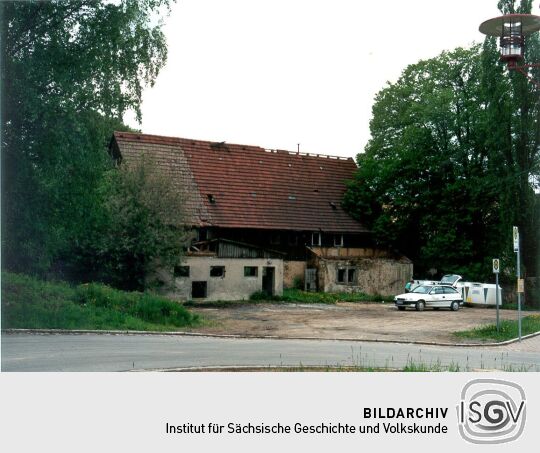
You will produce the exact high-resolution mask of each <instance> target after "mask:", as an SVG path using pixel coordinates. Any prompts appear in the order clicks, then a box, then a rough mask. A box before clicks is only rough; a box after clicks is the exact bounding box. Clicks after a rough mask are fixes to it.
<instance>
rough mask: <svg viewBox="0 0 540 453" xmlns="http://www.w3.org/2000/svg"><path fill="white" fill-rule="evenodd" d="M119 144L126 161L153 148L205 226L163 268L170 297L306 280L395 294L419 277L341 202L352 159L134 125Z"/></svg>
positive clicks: (274, 289) (241, 294) (117, 151)
mask: <svg viewBox="0 0 540 453" xmlns="http://www.w3.org/2000/svg"><path fill="white" fill-rule="evenodd" d="M111 152H112V155H113V157H114V158H115V159H116V161H117V162H118V163H119V164H120V165H124V164H129V162H136V161H138V160H139V159H141V158H142V157H143V156H144V158H145V161H151V162H152V163H153V164H154V165H156V166H157V168H158V169H159V171H160V172H162V173H163V175H165V176H166V177H168V178H171V181H172V182H173V183H174V185H175V186H176V187H177V188H178V190H181V191H182V193H183V194H184V198H185V206H184V209H185V213H186V222H187V223H188V224H189V225H190V226H191V227H192V228H193V229H194V231H195V232H196V234H195V235H194V240H193V243H192V244H191V246H190V247H189V249H188V251H187V253H186V255H185V257H184V258H183V261H182V262H181V263H178V265H177V266H175V268H174V269H163V271H162V274H160V276H159V277H160V278H161V279H162V280H163V281H164V282H165V283H166V285H165V288H167V289H166V292H167V293H168V295H169V296H171V297H176V298H178V299H198V298H205V299H208V300H219V299H221V300H227V299H229V300H232V299H247V298H249V296H250V295H251V294H252V293H254V292H256V291H261V290H262V291H266V292H267V293H269V294H278V295H279V294H281V293H282V292H283V287H284V286H285V287H291V286H293V285H299V284H301V285H302V286H303V287H305V289H307V290H314V291H332V292H341V291H348V292H351V291H361V292H364V293H368V294H382V295H389V294H396V293H399V292H401V291H402V288H403V286H404V284H405V282H406V281H407V280H408V279H410V278H411V277H412V263H411V262H410V260H408V259H407V258H406V257H404V256H399V255H396V254H395V253H392V252H390V251H388V250H382V249H379V248H377V247H375V246H374V244H373V241H372V238H371V234H370V232H369V231H368V230H367V229H366V228H365V227H364V226H363V225H362V224H361V223H359V222H358V221H356V220H354V219H353V218H352V217H351V216H349V215H348V214H347V213H346V212H345V211H344V210H343V208H342V207H341V199H342V197H343V194H344V192H345V190H346V181H347V180H350V179H352V177H353V174H354V172H355V170H356V164H355V163H354V161H353V160H352V159H351V158H343V157H332V156H322V155H312V154H306V153H298V152H289V151H281V150H270V149H264V148H260V147H257V146H247V145H234V144H229V143H224V142H217V143H216V142H208V141H200V140H190V139H183V138H172V137H161V136H155V135H146V134H136V133H127V132H115V134H114V136H113V138H112V140H111Z"/></svg>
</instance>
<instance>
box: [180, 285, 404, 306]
mask: <svg viewBox="0 0 540 453" xmlns="http://www.w3.org/2000/svg"><path fill="white" fill-rule="evenodd" d="M393 301H394V298H393V297H391V296H380V295H368V294H364V293H313V292H308V291H301V290H299V289H284V290H283V295H282V296H269V295H268V294H266V293H264V292H262V291H260V292H256V293H254V294H252V295H251V297H250V299H249V300H237V301H223V300H218V301H204V302H194V301H188V302H186V303H185V304H184V306H186V307H213V308H218V307H222V308H225V307H236V306H239V305H243V304H249V305H253V304H257V303H268V302H271V303H301V304H335V303H337V302H393Z"/></svg>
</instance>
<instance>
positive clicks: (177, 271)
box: [174, 266, 189, 277]
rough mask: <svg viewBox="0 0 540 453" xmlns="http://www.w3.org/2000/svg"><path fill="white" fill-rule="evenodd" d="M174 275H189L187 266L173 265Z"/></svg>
mask: <svg viewBox="0 0 540 453" xmlns="http://www.w3.org/2000/svg"><path fill="white" fill-rule="evenodd" d="M174 276H175V277H189V266H174Z"/></svg>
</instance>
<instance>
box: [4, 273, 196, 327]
mask: <svg viewBox="0 0 540 453" xmlns="http://www.w3.org/2000/svg"><path fill="white" fill-rule="evenodd" d="M199 322H200V319H199V316H198V315H195V314H192V313H190V312H189V311H188V310H186V309H185V308H184V307H183V306H182V305H181V304H179V303H177V302H174V301H171V300H169V299H166V298H163V297H159V296H156V295H153V294H149V293H138V292H126V291H119V290H116V289H113V288H110V287H108V286H105V285H101V284H96V283H91V284H87V285H79V286H75V287H74V286H71V285H68V284H66V283H63V282H45V281H41V280H37V279H35V278H32V277H29V276H26V275H19V274H11V273H7V272H5V273H2V328H4V329H9V328H25V329H70V330H72V329H89V330H144V331H167V330H178V329H179V328H183V327H189V326H194V325H197V324H198V323H199Z"/></svg>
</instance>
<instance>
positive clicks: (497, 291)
mask: <svg viewBox="0 0 540 453" xmlns="http://www.w3.org/2000/svg"><path fill="white" fill-rule="evenodd" d="M495 304H497V332H499V273H498V272H497V273H496V274H495Z"/></svg>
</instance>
